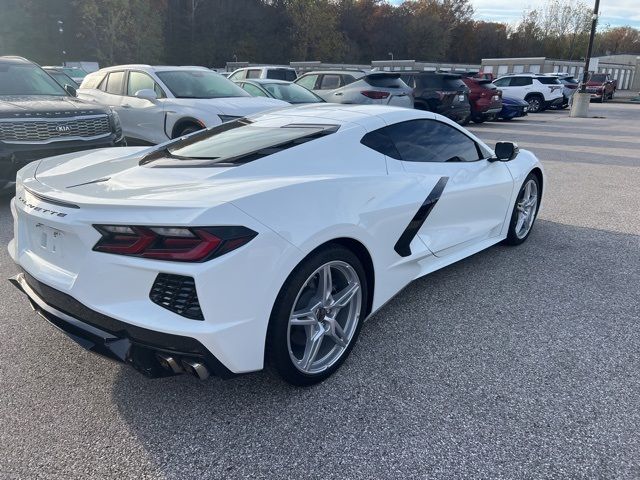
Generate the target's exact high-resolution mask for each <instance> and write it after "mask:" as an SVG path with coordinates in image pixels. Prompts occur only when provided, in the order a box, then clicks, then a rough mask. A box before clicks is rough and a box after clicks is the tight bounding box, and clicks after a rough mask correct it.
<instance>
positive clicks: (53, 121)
mask: <svg viewBox="0 0 640 480" xmlns="http://www.w3.org/2000/svg"><path fill="white" fill-rule="evenodd" d="M123 143H124V138H123V135H122V127H121V126H120V120H119V119H118V115H117V114H116V113H115V112H113V111H112V110H111V109H110V108H108V107H101V106H98V105H94V104H90V103H87V102H85V101H83V100H80V99H78V98H76V97H75V89H74V88H73V87H72V86H69V85H66V86H64V87H63V86H61V85H59V84H58V83H56V81H55V80H54V79H53V78H52V77H50V76H49V74H48V73H47V72H45V71H44V70H43V69H42V68H40V67H39V66H38V65H36V64H34V63H32V62H30V61H29V60H26V59H24V58H21V57H0V194H3V193H11V190H12V189H13V185H14V183H15V179H16V172H17V171H18V170H19V169H20V168H22V167H23V166H24V165H26V164H27V163H29V162H31V161H33V160H38V159H40V158H44V157H50V156H54V155H60V154H62V153H68V152H74V151H78V150H87V149H91V148H101V147H113V146H118V145H122V144H123Z"/></svg>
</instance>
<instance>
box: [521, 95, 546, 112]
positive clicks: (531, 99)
mask: <svg viewBox="0 0 640 480" xmlns="http://www.w3.org/2000/svg"><path fill="white" fill-rule="evenodd" d="M525 101H526V102H527V103H528V104H529V112H530V113H539V112H542V111H544V98H543V97H542V95H530V96H528V97H527V98H525Z"/></svg>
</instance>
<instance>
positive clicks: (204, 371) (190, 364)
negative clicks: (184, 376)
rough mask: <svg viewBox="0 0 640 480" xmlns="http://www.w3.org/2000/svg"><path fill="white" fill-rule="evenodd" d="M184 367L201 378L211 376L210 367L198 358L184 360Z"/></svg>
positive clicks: (204, 378)
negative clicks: (197, 359)
mask: <svg viewBox="0 0 640 480" xmlns="http://www.w3.org/2000/svg"><path fill="white" fill-rule="evenodd" d="M182 367H183V368H184V370H185V371H186V372H187V373H190V374H191V375H193V376H195V377H198V378H199V379H200V380H206V379H207V378H209V369H208V368H207V367H206V366H205V365H204V364H203V363H200V362H198V361H196V360H182Z"/></svg>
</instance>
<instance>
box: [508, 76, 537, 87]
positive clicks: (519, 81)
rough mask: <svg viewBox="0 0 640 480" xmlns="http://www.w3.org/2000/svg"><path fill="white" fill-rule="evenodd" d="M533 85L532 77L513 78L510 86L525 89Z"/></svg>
mask: <svg viewBox="0 0 640 480" xmlns="http://www.w3.org/2000/svg"><path fill="white" fill-rule="evenodd" d="M532 83H533V82H532V81H531V77H512V78H511V84H510V85H511V86H512V87H524V86H526V85H531V84H532Z"/></svg>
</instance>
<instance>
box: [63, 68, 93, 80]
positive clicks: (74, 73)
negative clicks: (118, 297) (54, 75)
mask: <svg viewBox="0 0 640 480" xmlns="http://www.w3.org/2000/svg"><path fill="white" fill-rule="evenodd" d="M62 71H63V72H64V73H66V74H67V75H69V76H70V77H76V78H84V77H86V76H87V75H88V74H87V72H85V71H84V70H82V69H81V68H73V67H62Z"/></svg>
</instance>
